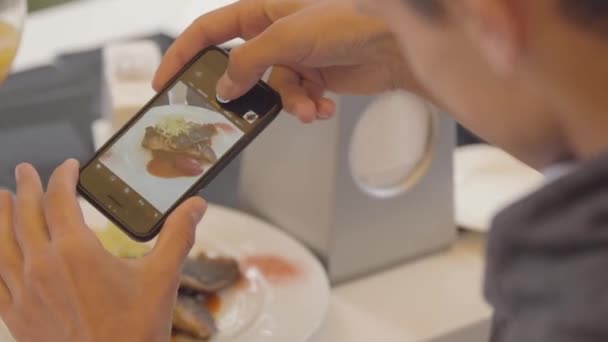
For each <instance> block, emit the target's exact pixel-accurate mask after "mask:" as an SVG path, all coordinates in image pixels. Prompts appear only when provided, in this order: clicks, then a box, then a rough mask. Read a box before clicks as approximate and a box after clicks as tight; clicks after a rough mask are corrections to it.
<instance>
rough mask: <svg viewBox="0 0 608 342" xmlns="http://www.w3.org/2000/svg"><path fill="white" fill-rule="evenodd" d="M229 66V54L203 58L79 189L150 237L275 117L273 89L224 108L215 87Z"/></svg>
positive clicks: (116, 142)
mask: <svg viewBox="0 0 608 342" xmlns="http://www.w3.org/2000/svg"><path fill="white" fill-rule="evenodd" d="M226 66H227V56H226V54H225V53H224V52H222V51H220V50H210V51H208V52H206V53H203V54H202V55H201V56H200V57H199V58H198V59H197V60H196V61H195V62H193V63H192V64H191V65H190V66H189V67H187V68H186V70H185V71H184V72H183V73H182V74H181V75H180V76H178V77H177V78H176V79H175V80H174V81H173V82H172V83H171V85H170V86H168V87H167V88H166V90H165V91H163V92H161V93H160V94H159V95H158V96H157V97H156V98H155V99H153V100H152V101H151V102H150V103H149V104H148V105H147V106H146V107H145V108H144V109H143V110H142V111H141V112H140V113H139V114H138V115H136V117H135V119H134V120H132V121H131V122H130V123H129V124H127V126H126V127H125V128H124V129H123V130H121V132H119V133H118V134H117V135H116V136H115V137H114V138H113V139H112V140H111V142H110V143H109V144H107V145H106V146H105V147H104V148H103V149H102V150H101V151H100V152H98V154H97V156H96V157H95V158H94V159H93V160H92V161H91V162H90V163H88V164H87V165H86V166H85V167H84V168H83V170H82V172H81V176H80V187H81V190H84V191H85V192H86V194H87V195H88V196H87V197H89V199H92V200H94V201H95V202H96V203H95V204H96V205H97V206H98V207H100V208H101V207H103V210H104V211H105V212H106V214H107V215H110V216H112V219H113V220H114V221H115V222H118V223H120V225H121V226H122V228H123V229H126V230H128V232H129V233H131V234H132V235H135V236H136V237H137V238H147V237H148V235H149V234H151V233H152V231H153V230H154V229H155V228H156V227H157V226H158V224H159V223H160V222H161V221H162V220H164V218H165V217H166V215H167V214H168V213H169V212H170V211H171V210H172V209H173V208H174V207H175V206H176V204H177V203H178V202H179V201H180V200H181V199H183V198H184V196H185V195H186V194H188V193H190V192H192V190H193V189H194V188H195V187H196V186H197V185H198V184H200V183H201V182H202V180H204V179H205V178H206V177H207V176H210V173H212V172H213V171H214V170H215V171H217V169H218V168H219V167H223V166H225V164H226V163H227V162H228V161H229V160H226V159H227V158H228V157H229V156H230V155H231V152H234V151H235V149H236V150H237V151H236V152H237V153H238V151H240V149H242V148H243V147H244V146H239V145H246V143H247V141H249V140H250V139H251V138H252V137H251V135H255V132H258V131H259V130H260V128H259V127H258V126H260V125H266V124H268V121H269V120H271V119H272V116H273V113H274V112H276V110H275V109H276V98H275V97H274V96H273V94H272V90H270V89H269V88H267V87H263V86H260V85H258V86H256V87H255V88H254V89H253V90H252V91H250V92H249V93H248V94H247V95H245V96H244V97H243V98H240V99H238V100H236V101H234V102H232V103H229V104H221V103H219V102H218V101H217V100H216V95H215V87H216V83H217V81H218V79H219V77H220V76H221V74H222V73H223V72H224V70H225V69H226ZM274 114H276V113H274ZM248 138H249V139H248ZM229 159H232V158H229Z"/></svg>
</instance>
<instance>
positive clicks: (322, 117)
mask: <svg viewBox="0 0 608 342" xmlns="http://www.w3.org/2000/svg"><path fill="white" fill-rule="evenodd" d="M329 118H331V114H326V113H318V114H317V119H319V120H327V119H329Z"/></svg>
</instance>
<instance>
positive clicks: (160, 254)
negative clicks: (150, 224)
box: [152, 197, 207, 272]
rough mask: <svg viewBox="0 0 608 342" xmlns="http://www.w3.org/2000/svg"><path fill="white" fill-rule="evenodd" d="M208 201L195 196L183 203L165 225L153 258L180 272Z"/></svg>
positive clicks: (157, 262) (159, 263)
mask: <svg viewBox="0 0 608 342" xmlns="http://www.w3.org/2000/svg"><path fill="white" fill-rule="evenodd" d="M206 209H207V203H206V202H205V201H204V200H203V199H202V198H200V197H193V198H191V199H189V200H187V201H186V202H184V203H183V204H181V205H180V206H179V207H178V208H177V209H175V211H173V213H171V215H170V216H169V218H167V220H166V221H165V224H164V225H163V228H162V230H161V232H160V235H159V237H158V241H157V242H156V246H155V247H154V251H153V252H152V258H153V259H155V260H154V262H155V263H156V264H157V265H162V267H163V268H164V269H168V270H176V271H178V272H179V270H180V269H181V265H182V263H183V262H184V260H185V258H186V257H187V256H188V253H190V249H192V246H193V245H194V241H195V238H196V226H197V225H198V223H199V222H200V221H201V219H202V218H203V215H204V214H205V210H206Z"/></svg>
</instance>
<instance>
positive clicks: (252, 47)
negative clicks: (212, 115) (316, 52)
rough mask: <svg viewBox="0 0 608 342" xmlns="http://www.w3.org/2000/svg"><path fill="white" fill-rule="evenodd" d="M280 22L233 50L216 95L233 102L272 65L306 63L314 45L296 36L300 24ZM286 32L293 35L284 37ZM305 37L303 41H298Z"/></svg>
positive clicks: (292, 17)
mask: <svg viewBox="0 0 608 342" xmlns="http://www.w3.org/2000/svg"><path fill="white" fill-rule="evenodd" d="M296 17H297V15H294V16H290V17H289V19H290V20H285V19H282V20H279V21H277V22H275V23H274V24H273V25H272V26H270V27H269V28H268V29H266V30H265V31H264V32H262V33H260V34H259V35H258V36H257V37H255V38H253V39H251V40H250V41H248V42H246V43H244V44H242V45H240V46H238V47H237V48H235V49H233V50H232V51H231V53H230V62H229V63H228V69H227V70H226V73H225V74H224V75H223V76H222V77H221V78H220V80H219V81H218V85H217V94H218V95H219V96H220V97H222V98H224V99H226V100H233V99H236V98H238V97H240V96H242V95H243V94H245V93H246V92H247V91H249V90H250V89H251V88H252V87H253V86H254V85H255V84H256V83H257V82H258V81H259V80H260V79H261V78H262V77H263V76H264V73H266V71H267V70H268V69H269V68H270V67H271V66H273V65H285V66H290V65H297V64H300V63H303V62H305V60H306V58H307V57H308V56H309V54H310V52H311V49H312V48H313V47H314V42H313V41H312V40H310V39H308V38H310V36H309V35H298V31H299V30H300V29H305V28H300V27H298V26H299V22H300V21H301V20H297V19H294V18H296ZM286 32H293V34H287V33H286ZM302 37H305V38H306V39H299V38H302Z"/></svg>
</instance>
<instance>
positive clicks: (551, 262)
mask: <svg viewBox="0 0 608 342" xmlns="http://www.w3.org/2000/svg"><path fill="white" fill-rule="evenodd" d="M486 265H487V272H486V284H485V292H486V297H487V299H488V300H489V302H490V303H491V304H492V305H493V306H494V309H495V312H496V315H497V323H496V324H495V327H494V329H495V330H494V339H493V341H500V342H503V341H505V342H506V341H508V342H515V341H517V342H524V341H525V342H527V341H535V342H545V341H547V342H549V341H568V342H570V341H582V340H585V341H594V342H595V341H608V325H607V324H605V322H604V319H603V317H606V316H608V303H606V302H604V300H603V299H605V298H608V273H606V270H607V269H608V156H603V157H600V158H598V159H596V160H593V161H591V162H589V163H585V164H583V165H580V166H579V167H577V169H576V170H575V171H574V172H572V173H571V174H569V175H567V176H565V177H563V178H561V179H559V180H556V181H554V182H551V183H550V184H548V185H547V186H545V187H544V188H542V189H540V190H539V191H537V192H535V193H534V194H531V195H530V196H528V197H527V198H525V199H523V200H521V201H520V202H518V203H516V204H514V205H512V206H511V207H509V208H507V209H506V210H504V211H503V212H502V213H500V214H499V215H498V216H497V218H496V219H495V221H494V224H493V228H492V230H491V232H490V236H489V239H488V246H487V263H486ZM599 298H602V300H601V301H598V300H596V299H599ZM591 313H593V314H592V315H591ZM532 317H533V318H534V319H531V318H532ZM599 317H602V318H601V319H600V318H599ZM588 333H591V334H592V335H593V336H597V338H595V337H594V338H591V339H588V338H586V337H589V336H591V335H586V334H588ZM565 336H569V337H568V338H564V337H565Z"/></svg>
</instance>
